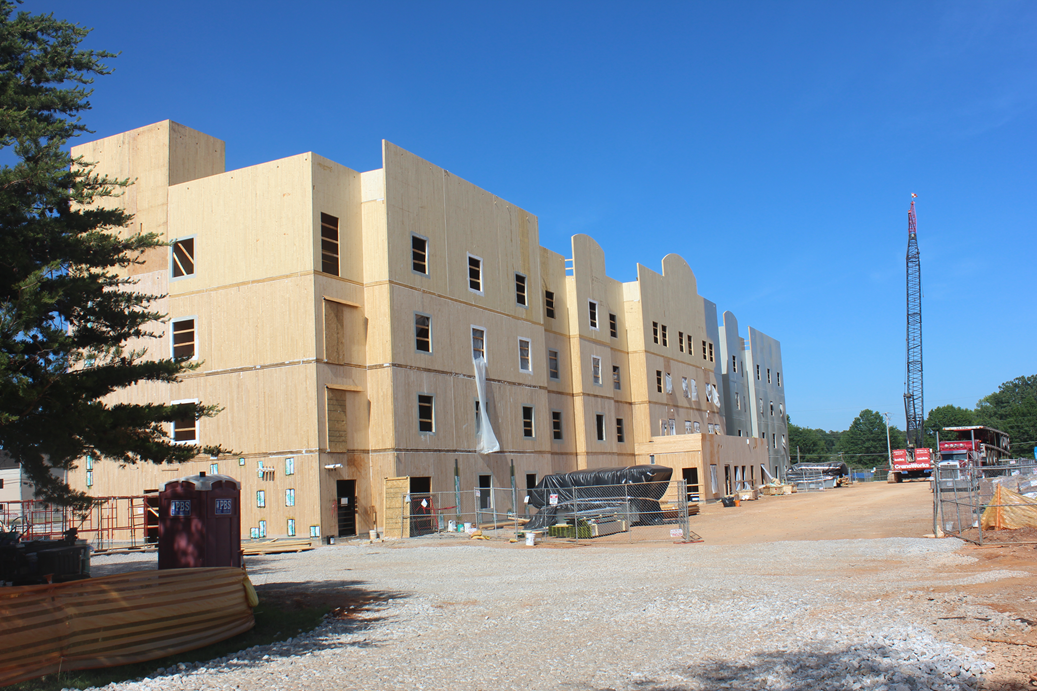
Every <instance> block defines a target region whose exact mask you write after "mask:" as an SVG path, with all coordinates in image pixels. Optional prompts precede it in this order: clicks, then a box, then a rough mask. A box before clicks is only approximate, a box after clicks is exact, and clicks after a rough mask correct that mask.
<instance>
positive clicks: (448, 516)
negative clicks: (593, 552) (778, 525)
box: [383, 480, 700, 544]
mask: <svg viewBox="0 0 1037 691" xmlns="http://www.w3.org/2000/svg"><path fill="white" fill-rule="evenodd" d="M537 491H543V492H545V497H544V498H543V501H541V502H540V503H542V504H544V506H543V508H539V509H538V508H536V507H535V506H533V505H531V504H530V501H529V499H530V492H531V491H527V490H519V489H518V488H513V487H478V488H469V489H458V490H455V491H454V492H430V493H423V494H414V493H412V494H407V495H403V496H402V497H401V499H400V502H401V506H400V509H401V510H400V512H399V514H398V516H399V517H398V518H395V519H394V520H391V521H387V524H386V525H385V526H384V536H383V537H385V538H387V539H398V538H409V537H419V536H422V535H439V536H443V537H447V536H457V537H461V538H467V539H471V538H472V537H485V538H487V539H508V540H516V541H524V542H526V543H527V544H530V543H532V544H535V543H551V542H573V543H579V542H584V541H592V542H595V543H597V542H623V543H630V542H648V541H667V542H674V541H676V542H692V541H698V540H699V539H700V538H699V537H698V536H697V535H695V533H693V532H692V531H691V530H690V528H689V521H688V516H689V513H691V514H693V513H697V505H695V504H696V502H693V501H689V499H690V498H689V496H688V489H687V483H686V482H685V481H684V480H678V481H670V482H646V483H630V484H623V485H596V486H593V487H578V488H572V489H571V490H569V494H566V496H560V495H559V494H551V491H548V490H537ZM552 491H553V490H552ZM689 505H692V509H693V510H692V511H689ZM387 515H389V514H387ZM392 515H395V512H393V514H392Z"/></svg>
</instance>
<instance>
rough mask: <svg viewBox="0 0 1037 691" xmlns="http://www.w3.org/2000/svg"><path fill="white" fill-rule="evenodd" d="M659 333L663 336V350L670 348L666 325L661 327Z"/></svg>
mask: <svg viewBox="0 0 1037 691" xmlns="http://www.w3.org/2000/svg"><path fill="white" fill-rule="evenodd" d="M659 333H660V334H661V335H662V338H663V348H669V347H670V343H669V341H668V340H667V338H666V324H663V325H661V326H660V327H659Z"/></svg>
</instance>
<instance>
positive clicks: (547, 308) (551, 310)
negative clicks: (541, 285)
mask: <svg viewBox="0 0 1037 691" xmlns="http://www.w3.org/2000/svg"><path fill="white" fill-rule="evenodd" d="M544 314H545V315H546V316H547V318H548V319H554V318H555V294H554V293H553V292H551V291H550V290H545V291H544Z"/></svg>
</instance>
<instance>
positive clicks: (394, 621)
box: [94, 538, 1020, 691]
mask: <svg viewBox="0 0 1037 691" xmlns="http://www.w3.org/2000/svg"><path fill="white" fill-rule="evenodd" d="M960 547H961V543H960V542H959V541H957V540H953V539H945V540H925V539H915V538H891V539H874V540H834V541H827V542H777V543H770V544H763V545H737V546H710V545H706V544H697V545H643V546H631V547H617V546H610V547H595V546H581V547H575V548H565V549H552V548H548V547H544V546H538V547H535V548H530V547H525V546H508V547H502V546H501V545H499V544H489V543H485V542H484V543H480V544H476V543H468V542H457V541H456V540H455V541H443V540H441V539H435V538H429V539H424V538H423V539H416V540H410V541H407V542H406V543H396V544H393V543H384V544H376V545H367V544H362V545H336V546H333V547H321V548H319V549H317V550H314V551H312V552H305V553H301V554H289V555H276V556H266V557H254V558H249V559H248V561H247V565H248V569H249V574H250V576H251V578H252V581H253V583H255V584H256V586H257V587H259V589H260V592H261V593H262V590H263V588H264V587H267V588H274V587H276V588H282V587H284V586H286V585H287V584H293V583H294V584H309V587H319V588H322V589H326V588H350V589H357V588H359V589H362V590H364V591H367V592H369V593H371V594H373V595H375V597H376V600H375V602H376V604H375V605H374V606H371V607H368V608H367V609H366V610H364V611H361V612H360V613H359V614H358V615H356V616H354V617H351V618H347V619H334V618H328V619H327V620H326V621H325V623H324V624H323V625H322V626H321V627H319V628H318V629H317V630H315V631H314V632H312V633H310V634H308V635H306V636H301V637H299V638H298V639H295V640H289V641H286V642H284V643H278V644H274V645H271V646H261V647H258V648H254V649H249V650H247V651H243V652H242V653H239V654H238V655H237V656H235V657H233V658H222V659H219V660H213V661H209V662H207V663H204V664H200V665H196V666H188V667H183V668H180V669H169V670H160V672H159V674H157V675H156V676H155V677H153V678H148V679H144V680H140V681H137V682H128V683H123V684H113V685H110V686H108V687H105V688H106V689H113V690H114V689H127V690H129V689H132V690H134V691H142V690H144V689H209V688H212V689H258V688H268V689H290V690H293V689H329V690H331V689H334V690H336V691H338V690H341V689H388V688H408V689H427V688H434V689H487V690H489V689H602V690H604V689H615V690H619V689H631V690H634V689H636V690H638V691H648V690H656V691H662V690H672V691H676V690H677V689H681V690H683V689H688V690H691V689H717V688H735V689H782V690H792V689H796V690H799V689H802V690H806V689H810V690H811V691H819V690H822V689H835V690H842V689H847V690H848V689H883V690H888V691H914V690H916V689H976V688H979V686H980V682H981V678H982V676H983V675H984V674H985V673H986V672H987V671H989V669H990V665H989V663H987V662H985V661H984V652H985V650H984V649H983V648H982V647H980V646H978V645H976V646H972V647H964V646H962V645H959V644H957V643H955V642H954V641H964V640H969V639H968V633H969V632H971V631H977V630H979V629H977V628H976V627H977V626H981V627H983V628H982V630H983V631H986V632H988V633H993V634H997V633H1005V632H1008V633H1011V632H1016V631H1018V630H1019V626H1020V625H1019V624H1018V622H1016V621H1014V620H1012V619H1010V618H1009V617H1007V616H1005V615H1001V614H998V613H996V612H994V611H992V610H990V609H988V608H985V607H980V606H978V605H975V604H973V603H971V602H970V598H969V597H968V596H962V595H954V594H950V595H947V594H936V593H933V592H931V589H932V588H935V587H939V586H949V585H955V584H963V583H966V582H977V580H983V581H985V580H998V579H1001V578H1009V577H1012V576H1014V575H1018V574H1016V573H1015V572H1010V571H1000V572H997V571H995V572H988V573H982V574H971V575H969V576H962V575H961V574H960V573H959V574H956V573H954V571H953V567H955V566H957V565H961V564H964V563H968V562H969V561H973V560H972V558H971V557H967V556H963V555H961V554H956V553H955V550H957V549H959V548H960ZM153 561H154V559H153V557H145V558H142V557H139V556H111V557H100V558H97V559H96V561H95V566H94V573H95V575H103V574H105V573H111V572H115V571H122V570H134V569H139V568H153ZM977 620H981V621H979V622H978V623H977ZM970 627H971V628H970ZM972 643H977V641H972Z"/></svg>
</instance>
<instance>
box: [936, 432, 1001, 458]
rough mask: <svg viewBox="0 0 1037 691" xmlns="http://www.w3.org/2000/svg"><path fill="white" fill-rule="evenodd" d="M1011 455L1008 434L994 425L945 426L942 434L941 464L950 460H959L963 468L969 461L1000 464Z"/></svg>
mask: <svg viewBox="0 0 1037 691" xmlns="http://www.w3.org/2000/svg"><path fill="white" fill-rule="evenodd" d="M945 435H946V437H945ZM1009 456H1010V445H1009V441H1008V435H1007V434H1005V433H1004V432H1002V431H1001V430H996V429H994V428H993V427H983V426H982V425H972V426H969V427H944V428H943V432H942V433H941V434H940V461H941V463H940V465H941V466H942V465H943V464H944V463H946V462H948V461H955V462H957V464H958V466H959V467H961V468H964V467H965V466H967V465H968V464H969V461H972V463H973V464H974V465H977V466H986V465H998V464H999V463H1001V461H1002V459H1005V458H1009Z"/></svg>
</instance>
